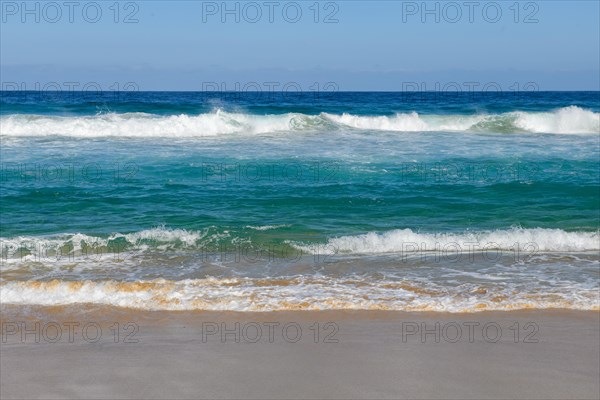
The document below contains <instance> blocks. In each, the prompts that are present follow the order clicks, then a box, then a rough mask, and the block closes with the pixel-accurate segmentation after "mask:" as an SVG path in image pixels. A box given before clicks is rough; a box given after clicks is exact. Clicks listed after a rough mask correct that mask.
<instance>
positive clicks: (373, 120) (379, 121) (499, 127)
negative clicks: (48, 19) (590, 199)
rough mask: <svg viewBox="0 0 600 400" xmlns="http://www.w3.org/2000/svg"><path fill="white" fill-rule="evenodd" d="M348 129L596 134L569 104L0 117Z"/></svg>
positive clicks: (248, 129) (151, 126)
mask: <svg viewBox="0 0 600 400" xmlns="http://www.w3.org/2000/svg"><path fill="white" fill-rule="evenodd" d="M348 128H351V129H362V130H377V131H392V132H428V131H450V132H494V133H512V132H531V133H558V134H592V133H600V113H595V112H592V111H590V110H585V109H582V108H579V107H575V106H569V107H565V108H561V109H558V110H556V111H553V112H522V111H515V112H509V113H504V114H475V115H453V114H449V115H420V114H418V113H416V112H412V113H404V114H401V113H399V114H396V115H394V116H363V115H352V114H341V115H338V114H329V113H321V114H320V115H305V114H299V113H287V114H277V115H253V114H241V113H228V112H225V111H222V110H216V111H214V112H212V113H206V114H200V115H183V114H182V115H171V116H159V115H152V114H144V113H126V114H114V113H113V114H102V115H96V116H82V117H62V116H40V115H9V116H5V117H2V118H0V133H1V134H2V135H6V136H47V135H62V136H73V137H105V136H108V137H110V136H116V137H205V136H219V135H230V134H248V135H257V134H267V133H276V132H290V131H294V132H297V131H323V130H325V131H331V130H336V129H337V130H339V129H348Z"/></svg>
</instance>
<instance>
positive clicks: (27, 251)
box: [0, 92, 600, 312]
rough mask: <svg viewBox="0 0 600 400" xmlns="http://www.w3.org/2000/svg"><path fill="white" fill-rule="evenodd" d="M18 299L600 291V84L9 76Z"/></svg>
mask: <svg viewBox="0 0 600 400" xmlns="http://www.w3.org/2000/svg"><path fill="white" fill-rule="evenodd" d="M0 105H1V107H0V140H1V148H0V161H1V165H2V172H1V179H0V195H1V202H0V206H1V219H0V222H1V225H0V256H1V265H0V268H1V269H0V302H1V303H2V305H15V304H16V305H43V306H62V305H73V304H79V303H81V304H97V305H109V306H116V307H127V308H132V309H143V310H227V311H274V310H331V309H365V310H404V311H445V312H476V311H482V310H519V309H545V308H558V309H579V310H598V309H599V307H600V298H599V293H600V292H599V290H600V256H599V251H600V233H599V232H600V92H512V93H478V92H474V93H446V94H442V93H434V92H425V93H384V92H374V93H371V92H345V93H288V94H283V93H233V92H225V93H209V92H203V93H201V92H120V93H60V92H45V93H40V92H2V93H1V103H0Z"/></svg>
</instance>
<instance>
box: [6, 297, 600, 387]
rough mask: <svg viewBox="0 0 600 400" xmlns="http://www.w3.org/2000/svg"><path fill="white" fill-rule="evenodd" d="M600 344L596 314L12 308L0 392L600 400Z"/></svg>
mask: <svg viewBox="0 0 600 400" xmlns="http://www.w3.org/2000/svg"><path fill="white" fill-rule="evenodd" d="M36 323H37V324H36ZM436 324H438V325H436ZM100 329H101V331H100ZM59 333H60V336H59ZM599 343H600V313H599V312H597V311H560V310H547V311H539V310H537V311H511V312H481V313H471V314H448V313H403V312H388V311H381V312H379V311H323V312H317V311H290V312H270V313H232V312H140V311H134V310H124V309H116V308H106V307H103V308H98V307H86V308H83V309H82V308H23V307H9V306H3V308H2V344H1V357H0V362H1V364H0V383H1V385H0V386H1V389H0V397H1V398H2V399H16V398H22V399H25V398H53V399H58V398H60V399H62V398H73V399H74V398H77V399H86V398H90V399H91V398H93V399H100V398H101V399H112V398H118V399H139V398H166V399H168V398H177V399H188V398H189V399H192V398H201V399H203V398H211V399H213V398H218V399H263V398H264V399H271V398H278V399H305V398H309V399H317V398H327V399H387V398H389V399H409V398H410V399H458V398H461V399H462V398H466V399H480V398H481V399H488V398H491V399H500V398H502V399H564V398H569V399H598V398H599V397H600V378H599V376H600V346H599Z"/></svg>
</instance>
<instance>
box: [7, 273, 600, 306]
mask: <svg viewBox="0 0 600 400" xmlns="http://www.w3.org/2000/svg"><path fill="white" fill-rule="evenodd" d="M533 289H535V290H533ZM0 301H1V303H2V304H21V305H32V304H33V305H43V306H57V305H70V304H83V303H91V304H100V305H109V306H117V307H127V308H136V309H146V310H220V311H225V310H226V311H277V310H336V309H338V310H339V309H355V310H358V309H362V310H403V311H443V312H475V311H483V310H515V309H526V308H529V309H541V308H566V309H582V310H597V309H598V296H597V288H593V287H588V285H585V284H578V285H576V286H570V287H569V288H566V289H565V288H563V287H560V286H557V287H547V288H544V289H543V290H541V289H540V288H539V287H535V288H529V287H522V285H521V286H519V285H517V284H505V283H499V284H489V283H488V284H486V285H485V286H482V285H481V284H480V283H464V284H462V285H459V286H456V285H450V286H439V285H436V284H434V283H430V282H414V281H406V280H402V281H392V280H388V279H383V280H382V279H372V278H360V277H354V278H352V277H348V278H327V277H287V278H273V279H268V278H220V279H218V278H205V279H187V280H182V281H166V280H162V279H160V280H154V281H138V282H117V281H113V280H110V281H58V280H54V281H47V282H39V281H27V282H14V281H13V282H3V283H0Z"/></svg>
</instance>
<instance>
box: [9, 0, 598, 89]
mask: <svg viewBox="0 0 600 400" xmlns="http://www.w3.org/2000/svg"><path fill="white" fill-rule="evenodd" d="M267 1H268V0H265V1H256V2H245V1H239V2H236V1H230V2H227V3H223V2H222V1H216V2H203V1H170V2H166V1H164V2H163V1H137V2H127V1H122V2H119V6H118V7H115V6H114V4H115V1H112V0H109V1H97V4H99V5H100V10H101V11H102V15H101V16H100V17H97V14H96V11H97V10H96V8H95V5H93V4H92V5H90V3H92V2H88V1H81V2H77V3H78V5H77V6H75V7H74V8H73V9H71V10H70V9H69V8H68V7H67V6H65V5H64V1H63V0H59V1H57V2H56V3H54V4H58V5H59V11H60V12H61V15H60V16H57V15H58V14H57V13H56V7H53V6H45V5H46V4H47V3H48V2H28V3H27V7H28V10H29V11H31V12H30V13H27V10H24V9H23V6H22V2H21V1H5V0H2V1H1V11H2V16H1V17H2V25H1V38H0V45H1V48H0V55H1V72H2V78H1V81H2V83H3V84H6V83H7V82H9V83H10V82H19V83H23V82H24V83H25V85H26V87H27V88H28V89H32V88H33V85H34V83H35V82H40V83H41V84H42V85H44V84H46V83H48V82H58V83H60V84H61V85H62V84H63V83H65V82H79V83H81V84H84V83H87V82H99V83H100V84H101V86H102V87H103V88H104V87H107V86H108V85H110V84H111V82H118V83H121V84H124V83H125V82H129V81H132V82H135V83H136V84H137V85H138V87H139V89H140V90H200V89H202V85H203V84H204V85H205V86H206V85H208V84H209V82H217V83H219V84H223V83H225V88H226V89H230V90H233V89H235V86H234V85H235V82H239V83H240V84H241V85H242V86H243V85H247V84H248V83H249V82H257V83H259V84H260V85H263V86H264V85H265V83H266V84H267V85H268V84H269V83H268V82H277V83H279V84H281V85H283V84H286V83H289V82H298V84H299V85H300V86H301V87H302V88H303V89H307V88H308V86H309V85H311V83H312V82H317V83H318V84H320V85H324V84H325V83H326V82H334V83H335V84H336V85H337V87H338V88H339V90H401V89H402V85H403V84H406V83H407V82H417V83H419V84H423V83H425V85H426V86H425V87H426V88H427V89H431V90H433V89H435V87H434V85H435V82H439V83H440V84H441V85H444V84H447V83H449V82H458V83H460V84H463V83H465V82H477V83H479V84H480V85H485V84H488V83H490V82H498V83H499V84H500V85H501V87H502V88H503V89H507V88H508V87H509V86H510V85H512V84H513V83H517V84H519V85H524V84H526V83H527V82H535V83H536V84H537V85H538V87H539V89H540V90H570V89H573V90H586V89H587V90H599V86H600V83H599V79H600V78H599V75H600V7H599V3H600V2H598V1H595V0H594V1H534V2H527V1H522V2H518V3H517V2H516V1H513V0H509V1H496V2H489V1H481V2H478V1H475V2H473V3H476V4H475V5H473V6H472V7H473V8H469V7H467V6H466V5H465V3H466V1H456V2H427V3H423V2H422V1H417V2H403V1H333V2H327V1H321V2H319V3H318V7H315V3H316V1H314V0H309V1H296V2H295V3H294V4H290V3H292V2H288V1H282V2H279V1H273V2H271V3H272V4H273V6H267V5H265V4H266V2H267ZM36 3H38V5H37V6H36ZM247 3H252V5H247ZM449 3H452V4H451V5H449ZM490 3H493V4H490ZM515 3H517V7H515ZM225 4H226V7H228V8H229V9H231V10H235V8H236V4H238V5H237V7H238V8H237V10H238V12H237V14H236V13H235V12H234V13H232V14H223V13H222V11H223V7H224V5H225ZM296 4H298V5H299V6H300V10H301V12H302V16H300V17H297V8H296ZM424 4H426V7H428V8H429V9H431V10H434V12H433V13H431V14H424V10H423V9H422V8H423V5H424ZM436 4H438V5H437V7H438V9H437V10H438V11H435V7H436ZM245 5H246V7H244V6H245ZM256 5H258V8H257V7H256ZM455 5H458V6H459V7H458V8H457V7H455ZM497 5H499V7H500V10H501V12H502V15H501V16H499V17H497V8H498V7H497ZM36 7H38V8H37V9H36ZM44 7H46V8H44ZM84 7H86V12H85V13H84V10H83V9H84ZM284 7H285V10H286V11H287V13H285V11H284ZM116 8H118V9H119V13H118V15H116V14H115V10H116ZM316 8H318V9H319V14H318V16H317V15H315V9H316ZM484 8H485V11H484ZM257 9H260V12H261V13H262V16H261V17H257V13H256V11H257ZM517 9H518V14H517V13H516V11H517ZM457 10H458V11H459V12H460V13H461V15H460V16H459V15H458V14H457ZM69 11H72V15H69ZM270 11H272V15H269V12H270ZM128 15H131V17H130V20H132V21H133V20H138V22H136V23H124V21H125V20H126V19H127V16H128ZM327 16H330V17H329V20H330V22H334V20H337V21H338V22H334V23H325V19H326V18H327ZM236 17H239V22H236V21H235V18H236ZM271 17H272V19H273V22H270V21H269V19H270V18H271ZM436 17H439V22H436V20H435V19H436ZM36 18H39V22H36ZM70 18H72V19H73V22H70V21H69V19H70ZM85 18H87V19H88V21H86V20H85ZM115 18H116V19H117V21H118V22H115ZM222 18H226V20H225V21H224V22H223V21H222ZM315 18H316V19H317V21H318V22H316V23H315ZM422 18H425V21H423V20H422ZM23 19H24V21H23ZM94 19H98V22H96V23H91V22H89V21H92V20H94ZM253 19H257V21H256V22H254V23H253V22H252V20H253ZM294 19H298V22H296V23H292V22H290V21H293V20H294ZM470 19H472V22H471V21H470ZM53 20H57V22H54V23H53V22H52V21H53ZM453 20H454V21H456V22H454V23H453V22H452V21H453ZM494 20H497V22H493V21H494ZM515 20H516V21H515ZM536 20H537V22H535V21H536ZM527 21H528V22H530V23H526V22H527Z"/></svg>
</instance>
